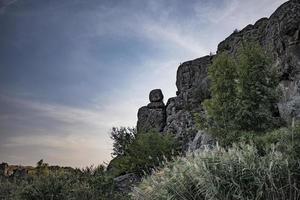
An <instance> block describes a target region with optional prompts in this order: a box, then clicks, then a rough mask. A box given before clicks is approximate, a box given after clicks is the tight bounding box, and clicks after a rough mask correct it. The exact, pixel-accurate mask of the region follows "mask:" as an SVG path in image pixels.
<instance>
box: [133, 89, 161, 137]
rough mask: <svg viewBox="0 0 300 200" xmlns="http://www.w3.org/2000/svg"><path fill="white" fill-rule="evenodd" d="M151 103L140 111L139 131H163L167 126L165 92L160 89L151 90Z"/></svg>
mask: <svg viewBox="0 0 300 200" xmlns="http://www.w3.org/2000/svg"><path fill="white" fill-rule="evenodd" d="M149 100H150V103H149V104H148V105H147V106H143V107H141V108H140V109H139V111H138V122H137V132H138V133H146V132H150V131H158V132H162V131H163V130H164V127H165V126H166V107H165V104H164V102H163V94H162V91H161V90H160V89H155V90H152V91H151V92H150V95H149Z"/></svg>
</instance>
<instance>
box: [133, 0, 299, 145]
mask: <svg viewBox="0 0 300 200" xmlns="http://www.w3.org/2000/svg"><path fill="white" fill-rule="evenodd" d="M243 41H253V42H258V43H259V44H261V45H262V47H263V48H264V49H265V50H266V51H268V52H269V53H270V55H272V57H273V61H274V67H276V68H277V69H278V71H279V72H280V76H281V83H280V89H281V91H282V94H283V95H282V98H281V100H280V102H278V111H279V113H280V116H281V117H282V118H283V119H284V120H286V122H287V123H290V122H291V119H292V118H295V119H300V0H290V1H288V2H286V3H284V4H283V5H282V6H280V7H279V8H278V9H277V10H276V11H275V12H274V13H273V14H272V15H271V17H270V18H263V19H260V20H258V21H257V22H256V23H255V24H254V25H248V26H246V27H245V28H244V29H243V30H241V31H239V32H235V33H233V34H232V35H230V36H229V37H228V38H226V39H225V40H224V41H222V42H221V43H220V44H219V45H218V51H217V54H218V53H221V52H224V51H226V52H229V53H230V54H235V53H236V51H237V49H238V48H239V47H240V46H241V45H242V43H243ZM213 58H214V56H205V57H202V58H198V59H195V60H192V61H187V62H184V63H183V64H181V65H180V66H179V68H178V71H177V81H176V86H177V89H178V91H177V94H176V95H177V96H176V97H172V98H170V99H169V100H168V101H167V104H166V106H164V104H163V102H162V100H163V98H162V93H161V91H160V90H153V91H151V92H150V102H151V103H150V104H148V106H146V107H142V108H140V110H139V112H138V123H137V128H138V132H147V131H150V130H157V131H160V132H170V133H173V134H175V135H176V136H177V137H178V138H182V141H183V144H184V145H183V148H184V149H185V150H188V149H189V150H193V149H196V148H199V147H201V146H203V145H206V144H212V143H213V140H212V139H211V138H210V137H209V136H208V135H207V134H206V133H204V132H203V131H199V130H197V128H196V125H195V117H194V113H201V112H202V111H203V109H202V107H201V102H203V100H205V99H207V98H210V92H209V80H208V77H207V70H208V67H209V66H210V64H211V63H212V60H213ZM153 94H157V96H159V98H153V97H154V96H153Z"/></svg>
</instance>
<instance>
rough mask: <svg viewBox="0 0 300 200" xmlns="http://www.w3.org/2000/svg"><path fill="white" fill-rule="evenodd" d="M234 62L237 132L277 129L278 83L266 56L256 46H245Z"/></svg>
mask: <svg viewBox="0 0 300 200" xmlns="http://www.w3.org/2000/svg"><path fill="white" fill-rule="evenodd" d="M237 62H238V64H237V65H238V67H237V74H238V81H237V84H236V88H237V96H236V100H237V113H236V117H235V122H236V123H237V124H238V129H239V130H244V131H255V132H263V131H266V130H271V129H273V128H274V127H277V125H278V122H279V120H278V117H276V116H274V110H276V109H275V107H274V105H275V104H276V103H277V100H278V93H279V92H278V90H277V89H276V88H277V86H278V84H279V79H278V75H277V73H276V71H275V70H274V69H273V68H272V65H271V61H270V59H269V57H268V55H267V54H266V53H265V52H264V51H263V50H262V48H261V47H260V46H259V45H255V44H250V45H244V47H243V49H241V50H240V53H239V55H238V59H237Z"/></svg>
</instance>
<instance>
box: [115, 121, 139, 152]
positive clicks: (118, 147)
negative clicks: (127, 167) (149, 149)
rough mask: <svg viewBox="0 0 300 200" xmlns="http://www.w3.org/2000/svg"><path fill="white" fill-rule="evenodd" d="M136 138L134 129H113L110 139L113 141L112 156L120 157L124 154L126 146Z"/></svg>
mask: <svg viewBox="0 0 300 200" xmlns="http://www.w3.org/2000/svg"><path fill="white" fill-rule="evenodd" d="M135 136H136V130H135V128H129V127H120V128H117V127H113V128H112V130H111V133H110V138H111V139H112V140H113V153H112V155H113V156H122V155H124V154H125V151H126V149H127V148H128V146H129V145H130V144H131V143H132V142H133V140H134V139H135Z"/></svg>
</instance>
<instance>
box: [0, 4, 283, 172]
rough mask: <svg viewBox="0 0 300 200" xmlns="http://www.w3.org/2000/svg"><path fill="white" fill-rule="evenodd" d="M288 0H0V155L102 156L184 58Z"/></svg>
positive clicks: (170, 82) (168, 85) (77, 161)
mask: <svg viewBox="0 0 300 200" xmlns="http://www.w3.org/2000/svg"><path fill="white" fill-rule="evenodd" d="M284 2H286V0H275V1H274V0H254V1H251V2H249V1H246V0H242V1H238V0H229V1H226V0H221V1H218V0H213V1H208V0H200V1H196V0H193V1H191V2H189V4H185V3H183V2H180V1H179V0H176V1H172V3H170V1H169V0H164V1H159V0H155V1H151V2H148V1H147V2H144V3H142V2H141V1H138V0H131V1H126V2H123V1H115V2H111V1H106V0H103V1H96V0H89V1H80V0H63V1H51V2H49V1H46V0H40V1H35V0H2V1H1V0H0V26H1V27H2V28H1V29H0V36H1V37H0V70H1V73H0V80H1V84H0V105H1V106H0V111H1V112H0V130H1V132H0V137H1V141H0V162H6V163H8V164H10V165H24V166H25V165H26V166H33V165H35V164H36V162H38V161H39V160H40V159H43V160H44V161H45V162H46V163H49V164H50V165H60V166H71V167H79V168H81V167H85V166H90V165H99V164H102V163H103V162H105V163H108V162H109V160H110V159H111V155H110V153H111V152H112V141H111V140H110V138H109V130H110V128H112V127H113V126H130V127H133V126H135V125H136V121H137V117H136V115H137V111H138V108H139V107H141V106H143V105H145V104H147V102H148V94H149V92H150V90H152V89H155V88H161V89H162V91H163V94H164V102H166V100H167V99H168V98H170V97H173V96H175V95H176V85H175V81H176V71H177V68H178V66H179V64H180V63H182V62H185V61H187V60H191V59H195V58H198V57H202V56H205V55H208V54H210V52H215V51H216V49H217V45H218V43H220V42H221V41H223V40H224V39H225V38H226V37H228V36H229V35H230V34H231V33H233V31H234V30H235V29H238V30H241V29H243V28H244V27H246V26H247V25H248V24H254V23H255V22H256V21H257V20H259V19H260V18H262V17H269V16H270V15H271V14H272V13H273V12H274V11H275V10H276V9H277V8H278V7H279V6H280V5H281V4H282V3H284ZM257 7H259V8H261V9H257Z"/></svg>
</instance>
